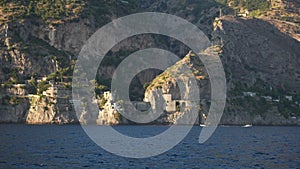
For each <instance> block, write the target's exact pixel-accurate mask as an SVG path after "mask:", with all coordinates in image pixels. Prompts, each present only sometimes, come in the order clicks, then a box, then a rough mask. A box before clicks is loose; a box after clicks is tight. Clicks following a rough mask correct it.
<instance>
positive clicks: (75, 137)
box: [0, 124, 300, 169]
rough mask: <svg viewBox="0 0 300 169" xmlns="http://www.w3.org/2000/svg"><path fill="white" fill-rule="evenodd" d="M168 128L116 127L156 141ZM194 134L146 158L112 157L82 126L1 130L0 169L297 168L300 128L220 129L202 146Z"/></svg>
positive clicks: (194, 130)
mask: <svg viewBox="0 0 300 169" xmlns="http://www.w3.org/2000/svg"><path fill="white" fill-rule="evenodd" d="M167 128H168V126H116V127H115V129H116V130H118V131H120V132H123V133H125V134H127V135H131V136H136V137H143V136H144V135H148V136H149V134H150V135H155V134H157V133H158V132H161V131H164V130H166V129H167ZM200 131H201V127H198V126H195V127H193V128H192V130H191V131H190V133H189V134H188V135H187V137H186V138H185V139H184V140H183V141H181V142H180V143H179V144H178V145H177V146H175V147H174V148H173V149H171V150H169V151H167V152H165V153H163V154H161V155H158V156H154V157H150V158H144V159H134V158H124V157H120V156H116V155H114V154H111V153H109V152H106V151H105V150H103V149H102V148H101V147H99V146H97V145H96V144H95V143H94V142H93V141H91V139H90V138H89V137H88V136H87V135H86V134H85V132H84V131H83V129H82V128H81V126H80V125H21V124H18V125H16V124H2V125H0V168H162V169H167V168H182V169H184V168H271V169H273V168H282V169H285V168H300V127H256V126H254V127H250V128H242V127H237V126H236V127H232V126H231V127H228V126H223V127H218V128H217V130H216V132H215V133H214V134H213V136H212V137H211V138H210V139H209V140H208V141H207V142H205V143H204V144H199V143H198V137H199V133H200Z"/></svg>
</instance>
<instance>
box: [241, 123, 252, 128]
mask: <svg viewBox="0 0 300 169" xmlns="http://www.w3.org/2000/svg"><path fill="white" fill-rule="evenodd" d="M242 127H245V128H248V127H252V124H246V125H244V126H242Z"/></svg>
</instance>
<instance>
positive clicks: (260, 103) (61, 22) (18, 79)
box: [0, 0, 300, 125]
mask: <svg viewBox="0 0 300 169" xmlns="http://www.w3.org/2000/svg"><path fill="white" fill-rule="evenodd" d="M234 1H238V0H234ZM268 2H269V1H266V3H265V2H264V3H261V6H257V7H256V8H253V9H252V8H251V9H249V11H250V14H249V15H250V16H251V17H236V16H233V15H234V14H235V13H238V14H239V13H241V12H245V11H246V10H245V9H246V7H247V5H245V4H241V5H236V6H235V5H234V4H238V3H233V1H232V2H231V1H226V2H223V1H222V0H216V1H213V0H205V1H202V2H201V3H200V2H198V1H190V0H184V1H177V0H176V1H167V0H154V1H144V0H140V1H134V0H128V1H94V0H88V1H80V2H79V1H65V2H56V3H49V2H48V1H41V2H37V1H34V0H29V1H24V2H23V1H15V0H7V1H3V2H0V15H1V17H0V42H1V46H0V65H1V69H0V83H1V88H0V94H1V95H0V104H1V106H0V122H25V123H34V124H36V123H39V124H40V123H73V122H77V121H78V119H77V118H76V116H75V113H74V109H73V104H74V103H73V101H74V100H73V99H72V97H71V87H70V86H71V81H72V79H71V77H72V71H73V68H74V64H75V60H76V56H77V54H78V53H79V51H80V49H81V47H82V46H83V44H84V43H85V41H86V40H87V39H88V38H89V37H90V36H91V35H92V34H93V33H94V32H95V31H96V30H97V29H98V28H99V27H101V26H102V25H104V24H105V23H108V22H109V21H111V20H112V19H114V18H118V17H120V16H124V15H127V14H130V13H135V12H141V11H156V12H166V13H170V14H175V15H177V16H180V17H183V18H185V19H187V20H189V21H190V22H192V23H194V24H195V25H197V26H198V27H199V28H200V29H202V30H203V31H204V32H205V34H206V35H207V36H208V37H209V38H210V39H211V41H212V42H213V43H214V46H215V47H216V49H217V50H218V51H217V52H219V55H220V57H221V59H222V62H223V65H224V67H225V71H226V77H227V80H228V99H227V107H226V111H225V114H224V116H223V119H222V123H223V124H244V123H255V124H279V125H284V124H299V120H298V119H299V108H300V107H299V106H300V105H299V104H300V96H299V90H300V88H299V86H300V83H299V81H300V80H299V78H300V72H299V71H298V69H297V65H299V56H300V53H299V51H300V50H299V46H300V45H299V39H300V35H299V32H300V27H299V20H298V19H299V2H298V1H290V0H282V1H280V2H278V3H275V4H268ZM272 2H273V1H272ZM276 2H277V1H276ZM266 4H267V5H266ZM220 9H222V13H223V15H225V16H222V15H221V17H219V18H217V19H215V18H216V17H218V16H219V12H220ZM226 14H230V15H228V16H227V15H226ZM242 14H243V13H242ZM253 16H255V17H257V18H253ZM149 47H159V48H162V49H166V50H169V51H171V52H173V53H175V54H177V55H179V56H182V58H183V60H182V61H181V62H179V63H177V64H175V65H174V67H176V66H178V64H181V63H183V62H184V63H190V65H192V66H194V68H195V70H197V71H195V72H194V73H195V74H196V76H197V77H198V78H199V79H198V82H199V84H200V86H201V88H200V90H201V94H202V95H203V96H204V97H203V98H204V100H203V101H202V102H201V106H202V107H201V111H200V113H201V117H203V118H202V120H204V119H205V116H206V111H207V108H208V107H209V95H210V92H209V81H208V79H209V76H208V75H207V74H206V72H205V68H204V67H203V65H202V64H201V63H200V62H199V61H197V60H193V57H190V56H189V55H188V56H187V57H184V56H185V55H186V53H188V51H189V49H188V48H187V47H186V46H185V45H184V44H181V43H180V42H177V41H176V40H175V39H171V38H166V37H163V36H156V35H141V36H136V37H131V38H129V39H127V40H125V41H122V42H121V43H120V44H118V45H116V46H115V47H114V48H112V50H111V51H110V52H109V53H108V55H107V57H106V59H105V60H104V61H103V63H102V64H101V65H100V67H99V70H98V72H99V74H98V75H97V78H96V80H97V81H96V91H95V92H96V95H97V96H96V97H97V98H98V100H101V97H102V94H103V91H106V90H109V86H110V80H111V77H112V74H113V72H114V70H115V68H116V66H117V65H118V64H119V63H120V62H121V61H122V59H124V58H125V57H126V56H128V54H130V53H132V52H134V51H137V50H139V49H145V48H149ZM160 73H162V74H160ZM159 74H160V75H159ZM167 74H168V71H167V72H160V71H157V70H150V71H147V72H142V73H141V74H139V75H137V76H136V78H135V79H134V82H133V83H132V88H131V94H132V99H133V100H141V99H142V98H143V97H144V92H145V91H146V90H145V89H143V86H145V87H146V86H148V85H149V84H151V85H153V86H156V85H157V84H160V86H162V87H163V88H164V89H165V90H167V89H168V91H169V92H170V93H173V96H174V97H175V98H176V99H178V97H179V96H178V92H179V91H178V88H176V87H175V82H174V81H172V78H165V79H163V80H162V79H161V77H166V76H167ZM153 79H154V80H153ZM159 79H161V80H159ZM152 80H153V81H152ZM150 90H152V89H150V88H148V89H147V91H146V95H147V93H149V91H150ZM201 97H202V96H201ZM175 98H174V99H175ZM102 111H103V110H102ZM178 113H179V114H180V112H177V114H178ZM181 113H182V112H181ZM175 114H176V113H175ZM175 114H174V113H173V114H172V113H171V114H167V113H165V115H164V116H163V117H162V118H161V119H165V122H167V123H176V118H177V117H178V116H180V115H175ZM84 117H85V116H84V115H83V116H82V118H83V120H85V119H84ZM100 118H102V119H103V118H104V116H101V115H100ZM110 118H111V119H113V118H115V117H113V118H112V117H110ZM104 121H106V120H104ZM115 122H117V121H113V122H107V123H106V122H104V123H105V124H109V123H115ZM160 122H161V123H162V121H160Z"/></svg>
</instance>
